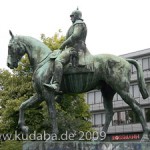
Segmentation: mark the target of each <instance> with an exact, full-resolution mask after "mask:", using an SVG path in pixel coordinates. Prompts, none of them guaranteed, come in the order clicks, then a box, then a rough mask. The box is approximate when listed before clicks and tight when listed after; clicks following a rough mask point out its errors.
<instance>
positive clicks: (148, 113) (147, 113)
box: [145, 108, 150, 122]
mask: <svg viewBox="0 0 150 150" xmlns="http://www.w3.org/2000/svg"><path fill="white" fill-rule="evenodd" d="M145 117H146V121H147V122H150V108H145Z"/></svg>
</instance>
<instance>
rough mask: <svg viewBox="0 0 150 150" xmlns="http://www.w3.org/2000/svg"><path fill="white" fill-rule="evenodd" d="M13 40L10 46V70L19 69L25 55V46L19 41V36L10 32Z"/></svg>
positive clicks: (8, 62) (8, 61)
mask: <svg viewBox="0 0 150 150" xmlns="http://www.w3.org/2000/svg"><path fill="white" fill-rule="evenodd" d="M9 33H10V35H11V39H10V41H9V44H8V57H7V66H8V67H9V68H10V69H14V68H17V67H18V62H19V61H20V59H21V58H22V56H23V55H24V54H25V45H24V44H23V43H22V42H21V41H19V39H18V37H17V36H14V35H13V33H12V32H11V31H9Z"/></svg>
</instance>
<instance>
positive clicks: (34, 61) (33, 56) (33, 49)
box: [22, 37, 51, 69]
mask: <svg viewBox="0 0 150 150" xmlns="http://www.w3.org/2000/svg"><path fill="white" fill-rule="evenodd" d="M22 42H23V43H25V44H26V52H27V54H28V57H29V61H30V64H31V65H32V67H33V68H34V69H35V68H36V66H37V65H38V64H39V63H40V62H42V61H43V60H44V59H45V58H46V57H47V56H48V55H49V54H50V53H51V50H50V49H49V48H48V47H47V46H46V45H45V44H43V43H42V42H40V41H38V40H36V39H34V38H32V37H22Z"/></svg>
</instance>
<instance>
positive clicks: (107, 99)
mask: <svg viewBox="0 0 150 150" xmlns="http://www.w3.org/2000/svg"><path fill="white" fill-rule="evenodd" d="M101 92H102V96H103V103H104V108H105V111H106V115H105V124H104V127H103V129H102V131H104V132H105V133H107V130H108V127H109V125H110V122H111V121H112V118H113V114H114V113H113V103H112V101H113V97H114V94H115V93H116V92H115V91H114V90H113V89H112V88H111V87H110V86H109V85H107V84H105V85H104V86H102V88H101Z"/></svg>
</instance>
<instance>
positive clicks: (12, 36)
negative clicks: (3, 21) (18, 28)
mask: <svg viewBox="0 0 150 150" xmlns="http://www.w3.org/2000/svg"><path fill="white" fill-rule="evenodd" d="M9 34H10V35H11V38H12V39H13V38H14V35H13V33H12V32H11V30H9Z"/></svg>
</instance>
